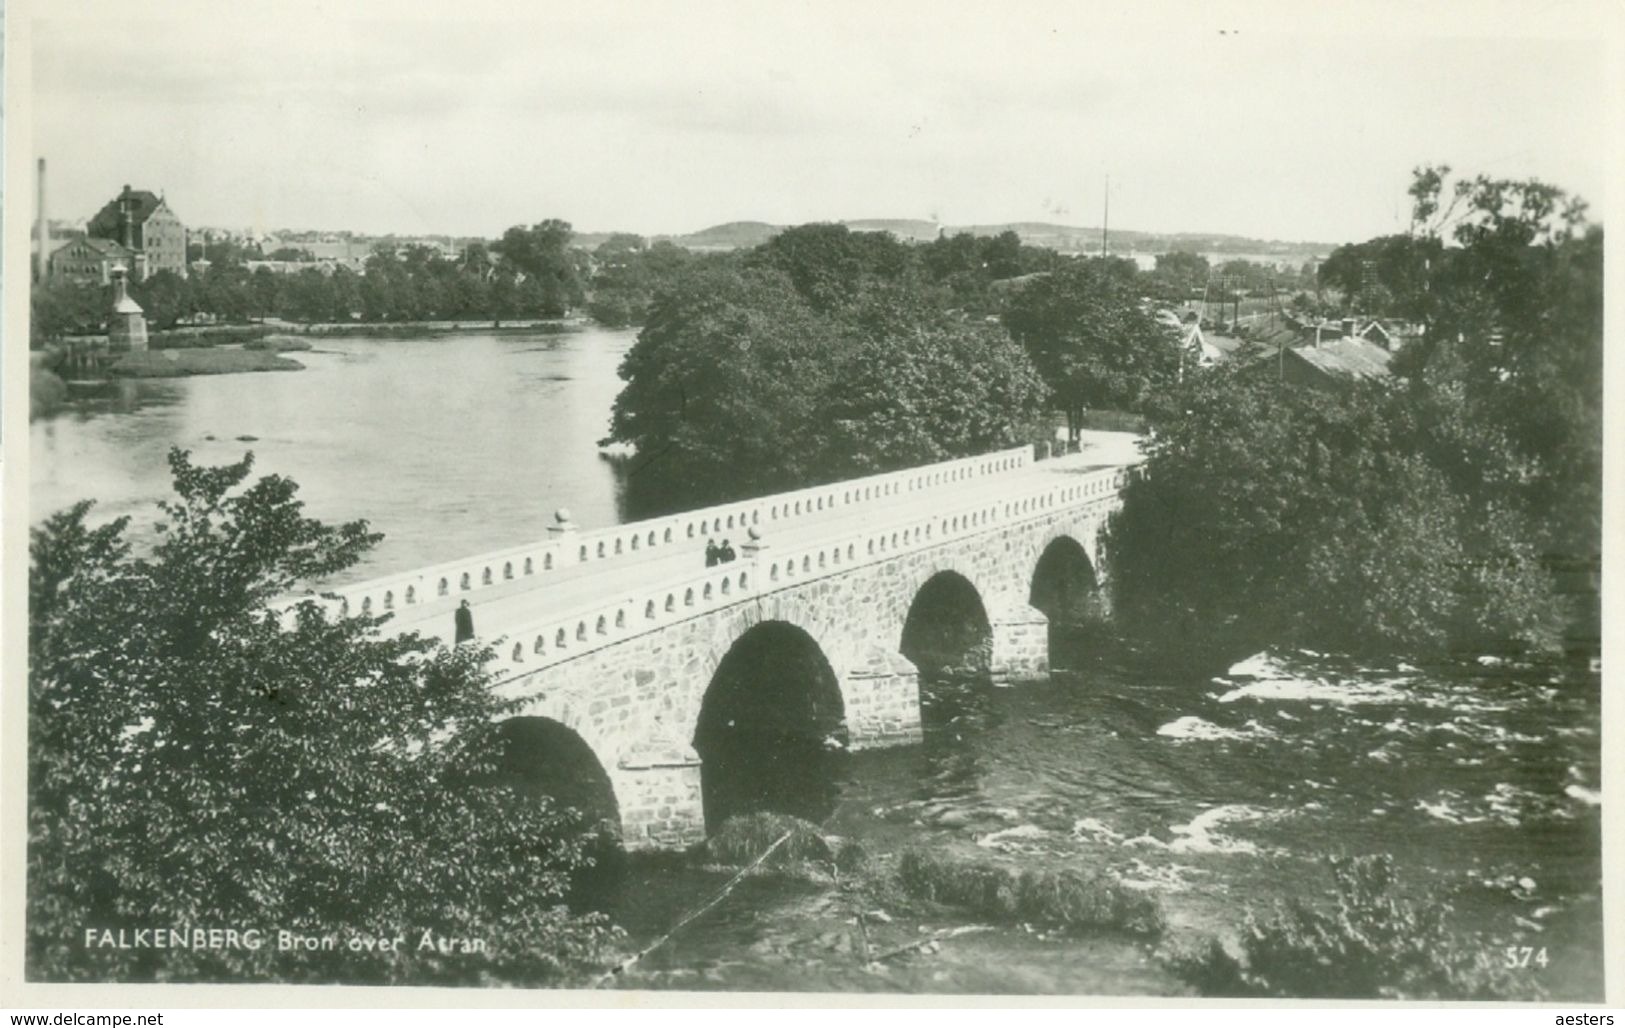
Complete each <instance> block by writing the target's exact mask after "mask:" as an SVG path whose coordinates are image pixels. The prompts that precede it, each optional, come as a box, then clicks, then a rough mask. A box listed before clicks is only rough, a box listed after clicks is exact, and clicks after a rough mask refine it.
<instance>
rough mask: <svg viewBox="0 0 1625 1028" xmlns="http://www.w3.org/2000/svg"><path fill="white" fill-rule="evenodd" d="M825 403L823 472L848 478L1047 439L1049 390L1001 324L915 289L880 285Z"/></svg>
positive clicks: (859, 313)
mask: <svg viewBox="0 0 1625 1028" xmlns="http://www.w3.org/2000/svg"><path fill="white" fill-rule="evenodd" d="M849 333H850V342H849V344H848V346H847V347H846V348H845V349H844V350H843V352H842V353H841V354H840V357H839V364H838V370H837V373H836V375H835V381H836V382H837V383H838V386H836V387H835V388H832V389H830V390H829V392H828V394H827V395H826V397H824V398H823V400H822V402H821V403H820V404H819V410H820V413H819V414H818V416H817V423H818V424H820V425H826V426H828V429H827V438H826V439H825V441H824V446H825V448H826V450H827V453H826V455H825V457H824V460H823V462H822V470H823V471H824V474H825V475H827V476H828V477H841V478H846V477H852V476H856V475H865V474H873V473H876V472H880V471H887V470H891V469H894V468H901V467H910V466H913V465H918V464H925V463H931V462H935V461H942V460H950V459H952V458H954V457H962V456H966V455H969V454H975V453H988V452H991V451H993V450H997V449H1001V448H1004V447H1007V446H1012V445H1016V444H1019V443H1023V442H1027V441H1029V440H1032V439H1035V438H1038V437H1040V436H1041V434H1042V433H1041V430H1040V429H1039V424H1040V422H1041V420H1042V413H1043V411H1044V405H1045V400H1046V399H1047V397H1048V390H1047V389H1046V388H1045V386H1044V383H1043V380H1042V379H1040V378H1039V376H1038V371H1037V369H1035V368H1034V367H1033V364H1032V361H1031V360H1030V359H1029V358H1028V357H1027V354H1026V353H1025V351H1023V350H1022V349H1021V347H1020V346H1018V345H1017V344H1016V343H1015V342H1014V341H1013V340H1012V339H1011V338H1010V335H1009V333H1008V332H1006V331H1005V330H1004V329H1003V328H1002V327H1000V326H997V325H990V324H987V323H986V322H979V321H971V320H968V319H966V318H964V317H962V316H957V315H955V314H951V313H949V312H947V311H945V310H943V309H942V307H941V303H940V300H939V301H938V302H936V303H933V302H932V298H931V297H929V296H928V295H927V294H925V293H923V292H921V291H920V290H918V289H910V288H907V287H899V286H877V287H875V288H873V289H871V290H869V291H868V292H866V293H865V294H864V295H863V296H862V297H861V299H860V300H859V302H858V304H857V305H856V306H855V309H854V311H853V315H852V317H851V321H850V329H849Z"/></svg>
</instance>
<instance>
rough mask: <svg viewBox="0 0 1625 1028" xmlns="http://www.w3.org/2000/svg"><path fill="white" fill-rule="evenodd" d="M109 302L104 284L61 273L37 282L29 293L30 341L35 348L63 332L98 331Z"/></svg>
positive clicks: (108, 295) (107, 290) (77, 333)
mask: <svg viewBox="0 0 1625 1028" xmlns="http://www.w3.org/2000/svg"><path fill="white" fill-rule="evenodd" d="M112 306H113V301H112V291H111V290H110V289H109V288H108V287H106V286H101V285H95V284H93V283H89V282H79V281H76V280H74V279H71V278H62V277H58V278H51V279H46V280H45V281H44V282H37V283H35V284H34V286H33V290H32V292H31V293H30V295H29V309H30V317H29V332H30V345H32V346H34V347H35V348H36V349H37V348H38V347H39V346H41V345H43V344H44V343H45V342H46V341H48V340H52V339H59V338H61V337H62V336H67V335H83V334H91V333H99V332H101V331H103V327H104V326H105V324H106V322H107V316H108V312H109V311H110V310H111V309H112Z"/></svg>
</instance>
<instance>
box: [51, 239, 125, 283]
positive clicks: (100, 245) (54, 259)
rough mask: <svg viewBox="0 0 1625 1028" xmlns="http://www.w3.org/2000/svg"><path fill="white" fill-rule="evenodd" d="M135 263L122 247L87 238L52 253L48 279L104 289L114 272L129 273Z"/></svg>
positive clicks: (109, 240)
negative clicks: (87, 283) (100, 286)
mask: <svg viewBox="0 0 1625 1028" xmlns="http://www.w3.org/2000/svg"><path fill="white" fill-rule="evenodd" d="M134 262H135V255H134V254H133V253H132V252H131V251H130V250H128V249H126V248H125V247H124V246H123V244H121V243H116V242H114V241H113V240H111V239H96V238H94V237H91V236H86V237H85V238H83V239H75V240H74V241H73V242H71V243H66V244H64V245H62V246H59V247H57V248H56V249H55V250H54V251H52V253H51V258H50V263H49V266H48V274H49V277H51V278H60V279H70V280H72V281H75V282H90V283H95V284H96V285H102V286H105V285H107V284H108V283H110V282H112V281H113V269H114V268H126V269H128V268H130V267H132V266H134Z"/></svg>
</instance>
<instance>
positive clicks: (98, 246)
mask: <svg viewBox="0 0 1625 1028" xmlns="http://www.w3.org/2000/svg"><path fill="white" fill-rule="evenodd" d="M81 244H82V245H84V246H88V247H90V248H91V249H92V250H95V251H96V252H97V253H98V254H99V255H101V256H102V257H113V258H117V259H124V258H128V257H129V256H130V251H129V250H127V249H125V248H124V244H122V243H120V242H118V241H117V240H113V239H99V238H97V237H96V236H85V237H84V238H82V239H75V240H73V241H72V242H69V243H64V244H63V245H61V246H59V247H57V248H56V249H55V250H52V251H51V256H53V257H55V256H56V255H57V254H59V253H61V252H62V251H64V250H66V249H68V248H69V247H72V246H79V245H81Z"/></svg>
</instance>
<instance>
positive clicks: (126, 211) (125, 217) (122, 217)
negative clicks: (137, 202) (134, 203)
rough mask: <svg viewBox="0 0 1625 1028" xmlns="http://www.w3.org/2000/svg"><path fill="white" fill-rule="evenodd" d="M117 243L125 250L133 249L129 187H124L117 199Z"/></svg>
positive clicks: (133, 234) (132, 223)
mask: <svg viewBox="0 0 1625 1028" xmlns="http://www.w3.org/2000/svg"><path fill="white" fill-rule="evenodd" d="M118 221H119V242H121V243H123V244H124V247H125V249H127V250H134V249H135V219H134V218H132V217H131V216H130V187H129V186H128V185H126V186H125V187H124V192H122V193H120V194H119V198H118Z"/></svg>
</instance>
